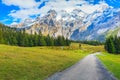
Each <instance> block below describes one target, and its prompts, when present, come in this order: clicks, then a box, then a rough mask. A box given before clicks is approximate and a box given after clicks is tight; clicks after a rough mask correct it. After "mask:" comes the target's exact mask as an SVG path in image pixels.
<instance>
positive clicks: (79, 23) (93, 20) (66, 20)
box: [12, 5, 120, 41]
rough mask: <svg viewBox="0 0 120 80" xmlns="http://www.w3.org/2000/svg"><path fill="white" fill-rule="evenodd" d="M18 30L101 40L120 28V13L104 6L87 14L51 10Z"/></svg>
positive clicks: (77, 38)
mask: <svg viewBox="0 0 120 80" xmlns="http://www.w3.org/2000/svg"><path fill="white" fill-rule="evenodd" d="M12 26H13V27H16V28H18V29H25V30H26V32H27V33H29V34H34V33H35V32H36V33H39V32H40V31H41V33H42V34H43V35H48V34H49V35H50V36H53V37H57V36H59V35H62V36H64V37H65V38H69V39H72V40H101V41H103V40H104V39H105V35H106V33H107V32H108V31H109V30H113V29H115V28H116V27H117V26H120V11H119V10H114V9H113V8H111V7H108V6H107V5H102V6H101V7H100V8H99V9H98V10H96V11H95V12H93V13H91V14H87V13H85V12H83V11H82V10H80V9H74V10H73V11H72V12H70V13H68V12H67V11H65V10H62V11H61V12H59V13H57V12H56V11H55V10H49V11H48V12H47V14H46V15H45V16H43V17H41V16H38V17H37V18H36V19H34V20H31V19H26V20H25V21H23V22H21V23H20V24H17V25H12Z"/></svg>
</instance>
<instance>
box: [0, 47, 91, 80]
mask: <svg viewBox="0 0 120 80" xmlns="http://www.w3.org/2000/svg"><path fill="white" fill-rule="evenodd" d="M88 53H89V51H84V50H80V49H74V50H73V49H72V50H71V49H69V47H64V48H62V47H16V46H8V45H0V80H44V79H45V78H47V77H48V76H50V75H51V74H53V73H55V72H57V71H61V70H63V69H65V68H67V67H69V66H71V65H73V64H74V63H76V62H77V61H79V60H80V59H81V58H83V57H84V56H86V55H87V54H88Z"/></svg>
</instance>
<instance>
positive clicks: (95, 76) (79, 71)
mask: <svg viewBox="0 0 120 80" xmlns="http://www.w3.org/2000/svg"><path fill="white" fill-rule="evenodd" d="M96 54H99V53H95V54H90V55H88V56H87V57H85V58H84V59H82V60H81V61H79V62H78V63H77V64H75V65H73V66H72V67H70V68H68V69H66V70H64V71H62V72H58V73H55V74H54V75H53V76H51V77H49V78H48V79H46V80H116V79H115V78H114V76H112V74H110V73H109V72H108V71H107V70H106V69H105V68H104V67H103V65H102V63H101V62H100V61H99V59H98V58H97V57H96Z"/></svg>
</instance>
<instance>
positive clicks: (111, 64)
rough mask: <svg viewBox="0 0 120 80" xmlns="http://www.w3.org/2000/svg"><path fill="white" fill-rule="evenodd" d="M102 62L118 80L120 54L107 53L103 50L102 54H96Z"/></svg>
mask: <svg viewBox="0 0 120 80" xmlns="http://www.w3.org/2000/svg"><path fill="white" fill-rule="evenodd" d="M98 57H99V58H100V59H101V61H102V62H103V64H104V65H105V66H106V68H107V69H108V70H110V72H112V73H113V74H114V75H115V76H116V77H117V78H118V80H120V55H114V54H108V53H107V52H104V55H99V56H98Z"/></svg>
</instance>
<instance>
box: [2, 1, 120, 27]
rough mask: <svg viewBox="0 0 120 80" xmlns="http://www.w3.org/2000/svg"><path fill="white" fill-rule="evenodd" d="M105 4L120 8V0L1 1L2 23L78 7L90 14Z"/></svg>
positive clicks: (13, 22) (16, 21)
mask: <svg viewBox="0 0 120 80" xmlns="http://www.w3.org/2000/svg"><path fill="white" fill-rule="evenodd" d="M103 4H104V5H107V6H111V7H113V8H116V9H117V8H120V0H0V22H1V23H4V24H7V25H10V24H15V23H19V22H21V21H23V20H24V19H26V18H35V17H36V16H38V15H41V16H44V15H45V14H46V13H47V11H48V10H50V9H55V10H56V11H57V12H59V11H60V10H62V9H63V10H66V11H68V12H69V11H71V10H72V9H74V8H75V7H77V8H81V9H82V10H85V11H86V13H89V14H90V13H92V12H93V11H95V9H97V7H99V6H101V5H103ZM78 5H82V6H78Z"/></svg>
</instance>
